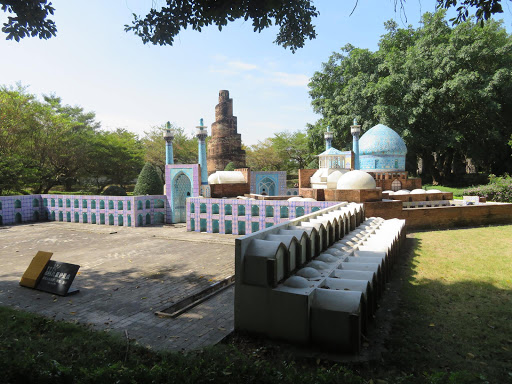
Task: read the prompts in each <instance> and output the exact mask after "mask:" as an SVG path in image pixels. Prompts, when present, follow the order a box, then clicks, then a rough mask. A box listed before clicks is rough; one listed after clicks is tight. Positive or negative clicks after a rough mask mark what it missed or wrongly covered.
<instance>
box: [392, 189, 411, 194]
mask: <svg viewBox="0 0 512 384" xmlns="http://www.w3.org/2000/svg"><path fill="white" fill-rule="evenodd" d="M409 193H411V192H410V191H409V190H407V189H401V190H399V191H396V192H395V195H408V194H409Z"/></svg>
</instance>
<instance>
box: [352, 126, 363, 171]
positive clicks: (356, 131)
mask: <svg viewBox="0 0 512 384" xmlns="http://www.w3.org/2000/svg"><path fill="white" fill-rule="evenodd" d="M350 133H352V136H353V138H354V140H353V141H352V151H353V152H354V169H359V134H360V133H361V126H360V125H358V124H357V120H356V119H355V118H354V124H353V125H351V126H350Z"/></svg>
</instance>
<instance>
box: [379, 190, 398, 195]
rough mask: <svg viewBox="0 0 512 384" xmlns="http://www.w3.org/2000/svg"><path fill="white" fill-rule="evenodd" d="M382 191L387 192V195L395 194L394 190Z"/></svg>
mask: <svg viewBox="0 0 512 384" xmlns="http://www.w3.org/2000/svg"><path fill="white" fill-rule="evenodd" d="M382 193H388V194H389V196H391V195H394V194H395V191H391V190H387V191H383V192H382Z"/></svg>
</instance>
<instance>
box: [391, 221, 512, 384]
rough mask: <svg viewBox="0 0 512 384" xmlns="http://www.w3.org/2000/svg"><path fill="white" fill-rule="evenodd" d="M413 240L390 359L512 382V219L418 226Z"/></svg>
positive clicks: (402, 364) (417, 371)
mask: <svg viewBox="0 0 512 384" xmlns="http://www.w3.org/2000/svg"><path fill="white" fill-rule="evenodd" d="M414 242H415V244H414V250H413V254H412V256H411V257H410V258H409V259H408V260H407V268H405V276H403V277H402V278H403V279H404V280H405V282H404V285H403V290H402V305H401V308H400V313H399V316H398V318H397V319H396V323H395V327H394V330H393V335H392V338H393V340H392V344H393V350H392V354H391V355H392V357H391V358H390V360H391V363H392V364H394V365H396V366H399V367H400V368H402V369H404V370H407V371H411V369H412V370H413V371H414V373H415V374H420V373H421V372H433V371H440V372H443V371H445V372H452V371H465V372H468V373H470V376H472V377H477V378H481V379H482V382H485V381H486V380H488V381H489V382H490V383H507V382H512V226H497V227H487V228H471V229H459V230H451V231H438V232H420V233H416V234H415V235H414ZM462 382H464V381H462Z"/></svg>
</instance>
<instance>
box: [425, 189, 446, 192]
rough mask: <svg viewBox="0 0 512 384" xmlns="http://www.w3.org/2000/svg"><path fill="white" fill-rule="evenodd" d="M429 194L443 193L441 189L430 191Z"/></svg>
mask: <svg viewBox="0 0 512 384" xmlns="http://www.w3.org/2000/svg"><path fill="white" fill-rule="evenodd" d="M427 192H428V193H443V192H441V191H440V190H439V189H429V190H428V191H427Z"/></svg>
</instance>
